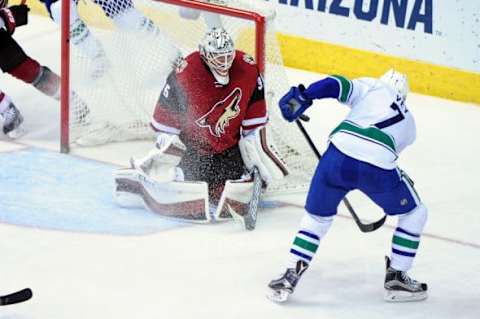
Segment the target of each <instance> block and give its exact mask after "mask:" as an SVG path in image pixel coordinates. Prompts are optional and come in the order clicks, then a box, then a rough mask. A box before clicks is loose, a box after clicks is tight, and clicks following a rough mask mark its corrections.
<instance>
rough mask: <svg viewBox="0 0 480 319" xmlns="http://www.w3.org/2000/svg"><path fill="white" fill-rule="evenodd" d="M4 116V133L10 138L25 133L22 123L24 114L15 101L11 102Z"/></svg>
mask: <svg viewBox="0 0 480 319" xmlns="http://www.w3.org/2000/svg"><path fill="white" fill-rule="evenodd" d="M2 116H3V133H4V134H5V135H7V136H8V137H10V138H17V137H19V136H20V135H22V133H23V129H22V128H21V127H20V125H21V124H22V123H23V116H22V114H20V111H19V110H18V109H17V108H16V107H15V105H14V104H13V103H10V105H9V106H8V108H7V110H6V111H5V112H4V113H3V114H2Z"/></svg>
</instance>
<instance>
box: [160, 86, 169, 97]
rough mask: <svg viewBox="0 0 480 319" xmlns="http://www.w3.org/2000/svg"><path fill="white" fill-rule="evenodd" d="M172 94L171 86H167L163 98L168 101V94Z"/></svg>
mask: <svg viewBox="0 0 480 319" xmlns="http://www.w3.org/2000/svg"><path fill="white" fill-rule="evenodd" d="M169 93H170V85H168V84H166V85H165V87H164V88H163V91H162V94H163V96H164V97H165V98H166V99H168V94H169Z"/></svg>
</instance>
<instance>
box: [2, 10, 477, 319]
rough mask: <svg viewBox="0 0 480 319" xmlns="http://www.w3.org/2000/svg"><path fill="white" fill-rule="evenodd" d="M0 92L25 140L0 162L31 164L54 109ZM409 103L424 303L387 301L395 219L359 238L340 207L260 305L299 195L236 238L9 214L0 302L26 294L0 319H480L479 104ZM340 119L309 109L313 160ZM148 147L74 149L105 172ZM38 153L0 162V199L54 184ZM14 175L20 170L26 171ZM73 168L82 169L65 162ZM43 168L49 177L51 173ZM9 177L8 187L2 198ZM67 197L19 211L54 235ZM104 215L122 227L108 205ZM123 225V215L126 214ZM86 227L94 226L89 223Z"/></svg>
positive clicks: (333, 108) (41, 49)
mask: <svg viewBox="0 0 480 319" xmlns="http://www.w3.org/2000/svg"><path fill="white" fill-rule="evenodd" d="M30 23H31V24H30V25H29V26H27V27H23V28H20V29H18V30H17V31H16V34H15V37H16V38H17V39H18V40H19V42H20V43H22V45H23V46H24V49H25V50H26V52H27V53H28V54H30V55H32V56H33V57H35V58H37V59H38V60H39V61H41V62H42V63H44V64H47V65H49V66H51V67H52V69H54V70H56V71H58V70H59V63H58V54H57V53H58V52H59V47H58V44H57V43H56V40H57V39H58V33H57V32H56V27H55V25H54V24H53V23H51V22H50V21H49V20H47V19H43V18H38V17H34V16H33V17H31V21H30ZM319 58H321V57H319ZM289 76H290V82H291V83H292V84H296V83H299V82H303V83H306V84H308V83H310V82H312V81H314V80H316V79H318V78H319V77H320V75H316V74H312V73H307V72H301V71H296V70H289ZM0 87H1V88H2V90H5V91H6V92H7V93H8V94H9V95H11V96H12V98H13V99H14V101H15V102H16V104H17V106H18V107H19V108H20V109H21V110H22V112H23V113H24V115H25V118H26V120H25V127H26V129H27V130H28V133H27V135H25V136H24V137H23V138H21V139H19V140H18V141H16V142H15V143H12V142H10V141H8V140H7V139H6V138H5V137H3V136H2V137H0V152H4V153H3V155H1V153H0V157H2V159H6V158H7V156H10V157H8V158H15V159H18V158H19V157H16V156H20V155H21V154H23V153H20V152H21V151H22V150H23V151H25V152H26V153H25V154H27V155H28V156H32V154H35V152H36V151H38V149H43V150H50V151H52V152H53V151H57V150H58V128H59V125H58V105H57V104H56V103H54V102H51V101H50V100H49V99H48V98H45V97H43V96H41V95H40V94H38V93H37V92H36V91H35V90H34V89H32V88H30V87H29V86H27V85H24V84H22V83H20V82H18V81H17V80H15V79H13V78H11V77H10V76H8V75H3V76H2V77H1V79H0ZM408 105H409V108H410V110H411V111H412V112H413V114H414V115H415V116H416V120H417V124H418V139H417V142H416V143H415V144H414V145H413V146H411V147H410V148H409V149H407V150H406V151H405V152H404V154H402V158H401V161H400V165H401V166H402V168H404V169H405V170H407V171H408V173H409V174H410V176H411V177H412V178H413V179H414V180H415V182H416V187H417V190H418V191H419V193H420V196H421V197H422V199H423V200H424V202H425V203H426V205H427V207H428V208H429V212H430V216H429V221H428V224H427V226H426V229H425V235H424V236H423V237H422V242H421V247H420V250H419V252H418V255H417V256H418V257H417V259H416V262H415V267H414V269H413V270H412V275H413V276H414V277H416V278H418V279H420V280H423V281H426V282H427V283H428V284H429V289H430V297H429V299H427V300H426V301H425V302H419V303H407V304H388V303H385V302H383V300H382V294H383V276H384V265H383V256H384V255H385V254H388V253H389V249H390V240H391V235H392V225H395V220H394V219H390V220H389V221H388V222H387V223H388V225H387V226H386V227H383V228H381V229H380V230H379V231H377V232H375V233H371V234H367V235H366V234H362V233H360V232H359V231H358V229H357V228H356V226H355V225H354V223H353V222H352V220H351V219H350V218H349V217H348V213H346V212H345V209H344V208H343V207H342V208H341V210H340V215H339V216H338V218H336V220H335V222H334V225H333V227H332V229H331V230H330V232H329V234H328V236H327V237H326V238H325V239H324V240H323V241H322V244H321V247H320V249H319V251H318V253H317V256H316V258H315V260H314V262H313V263H312V264H311V268H310V269H309V270H308V272H307V273H306V274H305V276H304V278H302V281H301V282H300V284H299V286H298V289H297V291H296V293H295V294H294V295H293V297H292V299H291V302H289V303H288V304H286V305H282V306H278V305H275V304H272V303H271V302H269V301H268V300H267V299H266V298H265V297H264V295H265V292H266V284H267V283H268V281H269V280H270V279H272V278H273V277H274V276H277V275H278V274H279V273H280V272H281V271H283V267H284V265H285V262H286V260H287V257H288V256H287V255H288V250H289V246H290V244H291V241H292V239H293V235H294V234H295V232H296V231H297V226H298V223H299V220H300V218H301V216H302V209H301V208H299V206H298V205H300V207H301V205H302V201H303V196H301V195H299V196H297V197H296V198H293V200H294V202H296V203H297V204H298V205H297V206H295V205H292V206H289V207H285V208H281V209H269V210H266V211H265V212H264V213H263V214H260V216H259V222H258V226H257V229H256V230H255V231H253V232H245V231H242V230H241V228H240V226H239V225H238V224H235V223H225V224H216V225H197V226H188V227H178V228H176V227H174V228H171V227H169V228H168V230H162V229H161V227H158V228H155V229H153V231H152V232H148V233H144V234H143V235H136V236H135V235H131V234H130V235H129V236H126V235H118V233H117V234H116V235H112V234H111V233H110V232H108V231H104V230H103V231H102V230H98V229H96V230H95V231H93V232H90V233H81V232H77V231H75V232H72V231H70V229H71V227H77V226H78V224H76V222H78V220H75V219H74V218H73V217H75V216H74V215H71V217H72V219H67V221H66V224H65V225H64V226H65V227H64V229H63V230H59V229H61V227H56V229H57V230H51V228H52V227H45V224H37V227H36V228H32V227H21V226H15V225H12V224H11V220H12V218H13V219H15V218H16V217H19V216H15V217H12V216H5V215H3V217H2V223H1V224H0V251H1V256H2V258H1V262H0V273H1V275H0V294H5V293H9V292H11V291H13V290H16V289H19V288H23V287H26V286H29V287H31V288H32V289H33V291H34V297H33V299H32V300H30V301H28V302H26V303H24V304H18V305H15V306H8V307H1V308H0V318H1V319H34V318H35V319H45V318H49V319H65V318H68V319H93V318H95V319H97V318H98V319H100V318H101V319H105V318H109V319H127V318H128V319H132V318H135V319H156V318H175V319H177V318H188V319H191V318H208V319H211V318H228V319H230V318H259V319H265V318H274V319H281V318H285V319H292V318H295V319H303V318H305V319H307V318H308V319H310V318H325V319H350V318H351V319H364V318H368V319H377V318H378V319H385V318H388V319H390V318H408V319H410V318H412V319H413V318H419V319H420V318H435V319H437V318H440V319H443V318H445V319H450V318H456V319H474V318H479V317H480V288H479V287H480V275H479V274H480V240H479V238H478V237H477V236H478V233H479V232H478V227H479V225H480V223H479V222H480V218H479V217H478V214H479V212H478V202H477V198H478V196H479V195H480V192H479V191H480V186H479V180H480V169H479V165H478V155H479V154H480V143H479V142H478V140H477V139H478V137H479V136H480V125H479V124H480V108H479V107H478V106H474V105H471V104H464V103H458V102H452V101H447V100H442V99H438V98H432V97H428V96H422V95H417V94H411V95H410V96H409V98H408ZM346 111H347V110H346V108H345V107H343V106H340V105H339V104H337V103H335V102H332V101H325V102H321V103H316V104H315V106H314V107H312V108H311V109H310V110H309V112H308V114H309V115H310V116H311V117H312V118H313V120H312V121H311V123H310V124H308V125H307V129H308V130H309V131H310V132H311V134H312V136H313V137H314V139H315V140H316V141H318V143H317V145H318V147H319V148H320V149H321V150H323V149H324V148H325V140H326V137H327V135H328V132H329V131H330V130H331V129H332V128H333V127H334V126H335V125H336V124H337V123H338V121H339V120H340V119H341V118H342V116H343V115H345V113H346ZM32 146H34V147H36V148H33V149H32V148H31V147H32ZM148 147H149V143H129V144H127V145H126V144H117V145H111V146H108V147H100V148H92V149H84V150H74V153H75V154H76V155H82V156H87V157H90V158H95V159H97V160H100V161H102V162H103V163H99V164H98V165H99V166H101V165H107V164H105V163H115V164H119V165H121V164H125V163H126V162H127V160H128V158H129V157H130V156H131V155H138V154H142V153H143V152H145V151H146V150H148ZM32 152H33V153H32ZM132 153H133V154H132ZM40 154H43V153H42V152H40ZM46 154H50V155H48V156H47V157H48V158H50V160H49V161H44V162H42V163H46V165H45V166H40V168H41V169H39V167H36V166H35V165H36V163H35V161H34V160H32V161H31V162H29V161H28V159H25V158H23V161H22V160H18V162H15V163H12V165H9V164H8V161H5V160H2V161H1V162H2V167H1V171H0V198H2V196H3V198H4V199H5V198H7V195H8V194H12V193H11V189H12V188H13V189H14V190H15V186H12V179H13V180H14V179H15V177H16V176H17V175H18V176H22V177H23V178H30V179H31V182H29V181H25V180H23V181H21V182H19V184H23V185H26V186H25V187H26V188H28V186H31V185H32V184H34V183H39V181H41V180H42V179H45V180H47V179H46V178H47V177H49V176H50V175H51V176H57V175H58V172H59V170H60V172H61V169H62V167H63V165H65V163H64V162H63V161H64V159H58V160H59V162H58V165H55V163H56V162H55V161H56V156H54V155H52V154H54V153H48V152H47V153H46ZM40 158H43V157H40ZM79 162H81V160H79ZM79 162H77V161H72V163H79ZM22 163H23V164H22ZM89 163H94V162H92V161H89ZM13 164H15V165H13ZM60 164H62V165H60ZM22 165H24V167H23V169H24V170H25V171H27V173H21V174H20V170H21V169H22ZM89 165H90V164H89ZM92 165H94V164H92ZM82 167H83V166H82ZM74 169H77V166H75V165H74V164H72V170H74ZM49 170H52V171H50V173H48V171H49ZM28 172H31V173H30V175H29V173H28ZM59 175H60V176H61V174H59ZM51 176H50V177H51ZM100 176H101V174H100ZM7 180H8V187H9V189H10V190H9V189H5V188H6V187H7V182H6V181H7ZM105 183H109V181H108V182H105ZM67 184H68V183H67ZM46 185H48V183H47V184H46ZM32 189H33V188H32ZM23 190H24V189H23V188H22V187H17V189H16V191H17V192H22V191H23ZM102 190H103V188H102ZM8 191H10V193H8ZM104 191H105V192H106V190H104ZM61 192H62V188H61V187H54V188H48V189H45V191H44V196H45V200H44V201H45V203H42V201H39V200H36V201H28V199H26V200H25V201H26V202H23V203H21V205H23V206H24V207H25V211H26V212H27V213H28V210H29V209H31V210H37V211H41V209H44V214H45V216H44V217H43V218H44V221H45V222H46V223H48V222H49V219H50V223H51V225H54V226H55V225H57V226H58V223H57V221H58V220H57V218H56V216H57V215H55V214H54V213H53V212H59V211H61V209H62V208H63V207H64V206H61V207H53V208H52V206H48V204H52V203H54V201H55V200H57V199H58V197H62V196H63V198H62V200H63V204H62V205H65V207H68V205H71V204H72V202H76V201H78V200H79V198H78V197H75V194H74V193H73V194H72V193H69V194H68V196H73V197H72V201H69V200H68V198H69V197H67V196H66V195H65V194H62V193H61ZM13 195H15V196H18V194H13ZM13 195H12V196H13ZM101 195H102V196H105V197H102V198H108V195H105V194H101ZM78 196H80V197H81V196H85V193H79V195H78ZM25 198H28V196H26V197H25ZM350 198H351V200H352V202H353V204H354V206H355V209H356V210H357V211H358V212H359V214H360V215H362V216H365V217H366V218H367V219H368V218H370V219H374V218H376V217H379V216H380V212H379V210H378V208H376V207H374V206H373V205H372V204H371V203H370V202H368V201H367V200H365V198H364V197H363V196H361V195H360V194H352V195H351V196H350ZM7 199H8V198H7ZM290 199H292V198H290ZM6 202H7V200H4V201H2V202H0V214H2V213H3V212H5V211H7V210H11V209H12V207H11V206H8V207H7V206H6V204H5V203H6ZM29 205H30V207H29ZM44 205H45V206H44ZM94 213H95V212H92V214H94ZM138 213H139V214H145V215H144V216H143V217H144V218H143V217H142V218H140V219H142V223H143V225H144V226H145V225H147V226H148V223H147V222H148V220H149V219H151V220H152V225H159V224H161V223H163V220H162V221H157V220H156V219H155V220H153V219H152V216H150V215H148V213H147V212H141V211H138ZM98 214H99V215H102V216H104V217H105V218H107V217H109V216H110V217H111V218H112V219H115V218H117V217H116V216H115V210H114V209H112V210H110V211H108V212H107V211H99V212H98ZM108 214H110V215H108ZM119 215H120V216H121V218H124V217H125V215H124V214H122V213H121V212H119ZM28 216H29V215H28V214H25V215H24V217H25V218H24V219H23V221H25V219H27V221H28V218H29V217H28ZM36 217H37V218H39V216H38V215H37V216H36ZM96 217H98V216H96ZM154 217H156V216H154ZM119 218H120V217H119ZM7 219H8V221H10V222H6V220H7ZM81 220H82V221H84V222H90V223H91V222H92V220H90V219H89V217H88V216H82V218H81ZM132 220H133V219H132ZM30 221H31V220H30ZM101 222H102V223H108V220H105V219H104V220H102V221H101ZM38 225H39V226H38ZM90 225H91V224H90ZM122 227H123V230H124V234H127V230H128V229H129V227H139V224H138V223H136V224H131V225H130V224H128V223H126V224H122V225H120V226H118V228H116V229H117V230H118V229H120V230H121V229H122ZM145 227H146V226H145Z"/></svg>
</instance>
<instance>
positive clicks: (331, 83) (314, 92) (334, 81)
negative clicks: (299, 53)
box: [303, 75, 353, 103]
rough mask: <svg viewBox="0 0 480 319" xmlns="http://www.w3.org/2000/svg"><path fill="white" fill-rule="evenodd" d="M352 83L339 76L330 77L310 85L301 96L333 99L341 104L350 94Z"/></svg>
mask: <svg viewBox="0 0 480 319" xmlns="http://www.w3.org/2000/svg"><path fill="white" fill-rule="evenodd" d="M352 89H353V85H352V81H350V80H349V79H347V78H346V77H344V76H341V75H331V76H329V77H326V78H324V79H322V80H320V81H317V82H314V83H312V84H311V85H310V86H309V87H308V88H307V89H306V90H305V91H304V92H303V94H304V95H305V96H306V97H307V98H310V99H312V100H313V99H324V98H333V99H337V100H339V101H340V102H342V103H345V102H347V101H348V99H349V97H350V95H351V94H352Z"/></svg>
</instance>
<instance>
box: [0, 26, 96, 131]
mask: <svg viewBox="0 0 480 319" xmlns="http://www.w3.org/2000/svg"><path fill="white" fill-rule="evenodd" d="M0 43H2V45H1V46H0V69H1V70H2V71H3V72H6V73H9V74H10V75H12V76H13V77H15V78H17V79H19V80H21V81H23V82H25V83H27V84H31V85H32V86H33V87H34V88H36V89H37V90H39V91H40V92H42V93H43V94H45V95H47V96H49V97H51V98H53V99H55V100H57V101H58V100H60V77H59V76H58V74H56V73H55V72H53V71H52V70H50V69H49V68H48V67H46V66H44V65H40V63H38V61H36V60H35V59H32V58H31V57H29V56H28V55H27V54H26V53H25V52H24V51H23V49H22V48H21V47H20V45H19V44H18V43H17V42H16V41H15V39H13V38H12V37H11V35H10V34H8V33H7V31H6V30H2V29H0ZM70 99H71V105H72V108H71V111H72V112H75V113H76V114H78V115H77V116H76V117H75V119H76V120H77V121H81V122H85V121H86V117H87V116H88V113H89V109H88V107H87V105H86V103H85V102H83V100H81V99H80V98H79V97H78V95H77V94H76V93H75V92H71V94H70Z"/></svg>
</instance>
